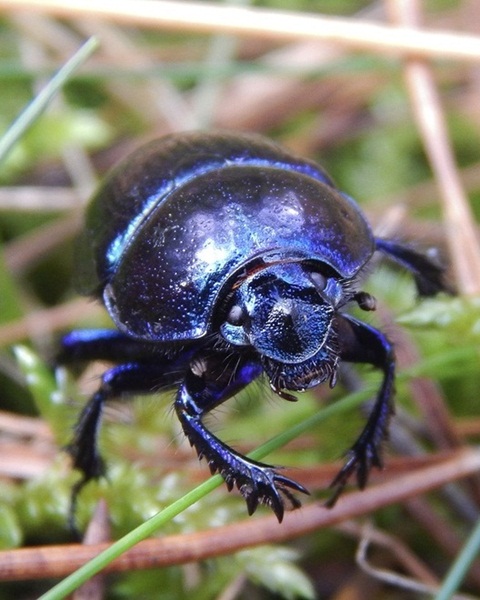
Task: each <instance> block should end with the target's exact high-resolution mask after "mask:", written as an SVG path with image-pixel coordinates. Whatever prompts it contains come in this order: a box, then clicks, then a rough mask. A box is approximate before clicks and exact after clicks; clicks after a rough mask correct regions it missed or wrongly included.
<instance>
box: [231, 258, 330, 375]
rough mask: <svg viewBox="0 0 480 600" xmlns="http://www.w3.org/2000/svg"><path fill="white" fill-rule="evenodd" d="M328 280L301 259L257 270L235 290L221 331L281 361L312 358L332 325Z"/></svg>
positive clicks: (235, 342)
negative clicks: (300, 261)
mask: <svg viewBox="0 0 480 600" xmlns="http://www.w3.org/2000/svg"><path fill="white" fill-rule="evenodd" d="M327 281H328V280H327V279H326V278H324V277H323V276H322V275H320V274H319V273H313V274H312V273H311V272H310V271H308V270H307V269H306V268H305V267H304V266H303V265H301V264H299V263H287V264H281V265H274V266H271V267H268V268H266V269H264V270H262V271H260V272H259V273H256V274H255V275H253V276H252V277H250V278H248V279H247V280H245V281H244V282H243V283H242V284H241V285H240V286H239V288H238V289H237V290H236V292H235V294H234V298H233V302H232V304H231V308H230V310H229V314H228V316H227V320H226V322H225V323H224V324H223V325H222V326H221V334H222V336H223V337H224V338H225V340H226V341H228V342H230V343H232V344H234V345H249V346H253V348H255V350H256V351H257V352H258V353H259V354H261V355H262V356H263V357H266V358H268V359H272V360H274V361H276V362H278V363H282V364H299V363H304V362H305V361H308V360H309V359H310V358H312V357H313V356H315V355H316V354H318V352H319V351H320V349H321V348H322V346H323V345H324V344H325V343H326V341H327V338H328V336H329V333H330V329H331V326H332V321H333V316H334V312H335V299H334V298H329V297H328V296H327V295H326V294H325V293H324V292H325V287H326V286H327Z"/></svg>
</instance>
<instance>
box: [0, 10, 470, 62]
mask: <svg viewBox="0 0 480 600" xmlns="http://www.w3.org/2000/svg"><path fill="white" fill-rule="evenodd" d="M22 10H23V11H26V10H30V11H31V10H37V11H41V12H44V13H48V14H51V15H55V16H59V17H62V18H71V19H75V18H78V17H87V18H90V19H92V18H99V19H100V18H105V19H108V20H111V21H116V22H118V23H124V24H128V25H141V26H144V27H153V28H165V29H174V30H181V31H183V32H185V31H200V32H205V33H215V32H220V33H223V34H235V35H242V36H257V37H263V38H268V39H282V40H295V41H299V40H302V39H303V40H305V39H310V40H311V39H316V40H324V41H330V42H335V43H339V44H342V45H343V46H348V47H351V48H357V49H363V50H372V51H375V52H377V53H381V54H385V53H396V54H413V55H415V56H418V57H423V58H427V57H428V58H448V59H455V60H462V61H473V62H479V61H480V37H478V36H473V35H465V34H462V35H458V34H455V33H450V32H427V31H419V30H417V29H415V28H411V27H389V26H385V25H379V24H376V23H368V22H366V21H360V20H358V19H357V20H351V19H346V18H343V19H342V18H338V17H325V16H320V15H313V14H300V13H295V12H293V11H292V12H287V11H276V10H267V9H260V8H247V7H240V6H226V5H221V4H209V3H208V2H174V1H168V0H157V1H156V2H151V1H150V0H135V1H134V2H132V1H131V0H117V2H111V1H110V0H69V1H68V2H65V0H0V12H4V13H6V12H13V11H15V12H18V11H22Z"/></svg>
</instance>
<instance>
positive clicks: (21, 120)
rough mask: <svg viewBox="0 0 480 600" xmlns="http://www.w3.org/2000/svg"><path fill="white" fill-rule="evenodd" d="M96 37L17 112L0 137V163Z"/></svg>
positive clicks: (84, 57)
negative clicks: (16, 115) (17, 114)
mask: <svg viewBox="0 0 480 600" xmlns="http://www.w3.org/2000/svg"><path fill="white" fill-rule="evenodd" d="M98 45H99V43H98V41H97V39H96V38H93V37H91V38H89V39H88V40H87V41H86V42H85V43H84V44H83V46H81V47H80V49H79V50H78V51H77V52H76V53H75V54H74V55H73V56H72V58H71V59H70V60H68V61H67V62H66V63H65V64H64V65H63V67H62V68H61V69H60V70H59V71H58V73H56V75H54V76H53V77H52V79H51V80H50V81H49V82H48V83H47V85H46V86H45V87H44V88H43V89H42V91H41V92H40V93H39V94H38V95H37V96H36V97H35V98H34V99H33V100H32V102H30V103H29V104H28V105H27V106H26V107H25V109H24V110H23V111H22V112H21V113H20V114H19V116H18V117H17V118H16V119H15V121H14V122H13V123H12V124H11V125H10V127H9V128H8V129H7V131H6V132H5V133H4V134H3V135H2V137H1V138H0V164H1V163H2V162H3V161H4V160H5V158H6V157H7V155H8V153H9V152H10V150H11V149H12V148H13V147H14V146H15V144H16V143H17V142H18V140H19V139H20V138H21V136H22V135H23V134H24V133H25V131H26V130H27V129H28V128H29V127H30V126H31V125H32V124H33V123H34V122H35V120H36V119H37V118H38V117H39V116H40V115H41V114H42V112H43V111H44V110H45V109H46V108H47V106H48V104H49V103H50V102H51V100H52V98H53V97H54V96H55V94H57V93H58V91H59V90H60V89H61V88H62V86H63V85H65V83H66V82H67V81H68V80H69V79H70V77H71V75H72V73H73V72H74V71H75V70H76V69H78V68H79V67H80V66H81V65H82V64H83V63H84V62H85V61H86V60H87V58H88V57H89V56H90V55H91V54H92V53H93V52H94V51H95V50H96V49H97V48H98Z"/></svg>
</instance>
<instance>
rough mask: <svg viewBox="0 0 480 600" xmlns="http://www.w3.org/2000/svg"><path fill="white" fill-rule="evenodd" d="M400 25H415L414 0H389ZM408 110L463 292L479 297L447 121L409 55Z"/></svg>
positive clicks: (472, 240)
mask: <svg viewBox="0 0 480 600" xmlns="http://www.w3.org/2000/svg"><path fill="white" fill-rule="evenodd" d="M387 6H388V7H389V10H390V13H391V15H392V18H393V19H394V20H395V22H396V23H397V24H399V25H403V26H408V27H413V28H414V27H417V26H418V25H419V22H420V5H419V3H418V2H417V1H416V0H402V1H400V2H398V1H396V0H395V1H392V0H389V1H388V0H387ZM404 73H405V81H406V84H407V87H408V91H409V94H410V98H411V102H412V109H413V112H414V116H415V120H416V122H417V126H418V129H419V131H420V134H421V136H422V140H423V143H424V146H425V151H426V153H427V156H428V159H429V161H430V164H431V166H432V170H433V172H434V175H435V179H436V181H437V185H438V190H439V194H440V198H441V199H442V205H443V211H444V223H445V230H446V234H447V241H448V245H449V249H450V255H451V258H452V263H453V266H454V270H455V273H456V278H457V285H458V290H459V292H461V293H462V294H466V295H474V294H478V293H480V242H479V237H478V234H477V231H476V227H475V224H474V218H473V213H472V211H471V209H470V206H469V204H468V199H467V198H466V195H465V193H464V191H463V187H462V184H461V180H460V176H459V174H458V171H457V167H456V164H455V159H454V156H453V152H452V149H451V145H450V141H449V138H448V133H447V127H446V123H445V117H444V115H443V111H442V107H441V102H440V98H439V95H438V92H437V89H436V86H435V82H434V78H433V75H432V71H431V68H430V66H429V65H428V64H427V63H426V62H424V61H423V60H420V59H419V58H417V57H415V58H412V57H409V58H407V59H406V61H405V66H404Z"/></svg>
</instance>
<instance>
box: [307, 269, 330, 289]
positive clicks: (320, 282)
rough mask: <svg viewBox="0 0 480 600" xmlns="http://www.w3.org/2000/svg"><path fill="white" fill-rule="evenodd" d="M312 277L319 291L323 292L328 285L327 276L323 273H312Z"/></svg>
mask: <svg viewBox="0 0 480 600" xmlns="http://www.w3.org/2000/svg"><path fill="white" fill-rule="evenodd" d="M310 279H311V280H312V281H313V283H314V284H315V287H316V289H317V291H319V292H323V290H324V289H325V288H326V287H327V278H326V277H324V276H323V275H322V274H321V273H310Z"/></svg>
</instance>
